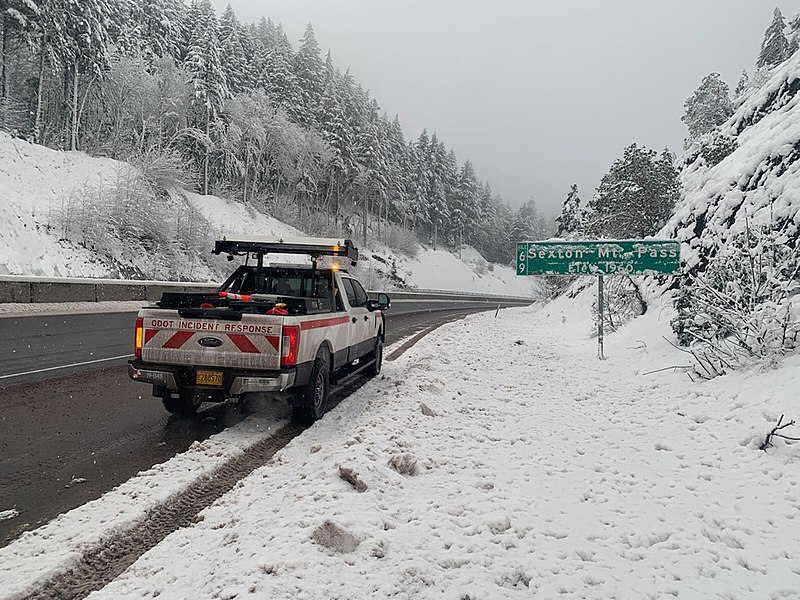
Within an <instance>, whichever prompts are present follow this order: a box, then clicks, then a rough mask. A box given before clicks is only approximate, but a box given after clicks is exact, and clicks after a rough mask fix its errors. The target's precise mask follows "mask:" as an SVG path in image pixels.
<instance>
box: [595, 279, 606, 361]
mask: <svg viewBox="0 0 800 600" xmlns="http://www.w3.org/2000/svg"><path fill="white" fill-rule="evenodd" d="M597 358H599V359H600V360H605V359H606V357H605V355H604V354H603V276H602V275H598V276H597Z"/></svg>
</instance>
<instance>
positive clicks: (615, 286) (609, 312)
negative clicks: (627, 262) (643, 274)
mask: <svg viewBox="0 0 800 600" xmlns="http://www.w3.org/2000/svg"><path fill="white" fill-rule="evenodd" d="M603 287H604V290H603V330H604V331H606V332H609V333H610V332H613V331H616V330H617V329H619V328H620V327H622V326H623V325H625V324H626V323H628V322H629V321H630V320H631V319H635V318H636V317H638V316H640V315H642V314H644V313H645V312H646V311H647V304H646V303H645V301H644V299H643V298H642V294H641V292H640V291H639V288H638V286H637V285H636V282H635V281H634V280H633V279H632V278H631V277H629V276H627V275H626V276H624V277H607V278H605V280H604V286H603ZM592 314H593V317H594V325H593V330H592V331H593V333H596V332H597V320H598V317H599V315H598V311H597V300H596V299H595V302H594V304H593V305H592Z"/></svg>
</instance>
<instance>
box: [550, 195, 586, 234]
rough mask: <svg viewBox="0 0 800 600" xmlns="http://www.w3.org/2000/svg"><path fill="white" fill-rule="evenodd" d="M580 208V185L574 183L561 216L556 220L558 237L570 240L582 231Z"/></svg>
mask: <svg viewBox="0 0 800 600" xmlns="http://www.w3.org/2000/svg"><path fill="white" fill-rule="evenodd" d="M580 206H581V199H580V196H579V195H578V184H576V183H573V184H572V187H571V188H570V190H569V193H568V194H567V198H566V200H564V206H563V207H562V208H561V214H560V215H559V216H558V217H557V218H556V225H557V226H558V229H557V230H556V236H557V237H560V238H570V237H573V236H574V235H575V234H577V233H578V232H579V231H580V228H581V214H580Z"/></svg>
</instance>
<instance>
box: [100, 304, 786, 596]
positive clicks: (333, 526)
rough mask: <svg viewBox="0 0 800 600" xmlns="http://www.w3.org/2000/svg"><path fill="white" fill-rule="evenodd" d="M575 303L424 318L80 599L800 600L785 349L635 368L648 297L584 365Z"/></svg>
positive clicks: (654, 361) (652, 327) (650, 323)
mask: <svg viewBox="0 0 800 600" xmlns="http://www.w3.org/2000/svg"><path fill="white" fill-rule="evenodd" d="M592 293H593V292H592V291H591V290H587V291H586V292H584V293H583V294H581V295H580V296H579V297H578V298H577V299H575V300H569V299H566V298H562V299H559V300H557V301H556V302H554V303H552V304H551V305H549V306H547V307H545V308H544V309H541V310H538V311H537V310H536V309H533V308H527V309H512V310H504V311H501V312H500V315H499V316H498V317H497V318H495V317H494V314H493V313H488V314H481V315H475V316H472V317H469V318H468V319H466V320H465V321H461V322H456V323H452V324H449V325H446V326H444V327H442V328H440V329H439V330H438V334H437V335H432V336H428V337H427V338H424V339H423V340H422V341H421V342H420V343H419V344H417V345H416V346H415V347H413V348H412V349H411V350H410V351H408V352H407V353H406V354H404V355H403V356H402V357H401V358H400V359H398V360H397V361H395V362H392V363H386V364H385V367H384V369H385V370H384V375H383V376H382V377H381V378H379V379H377V380H374V381H372V382H370V383H368V384H367V385H365V386H364V387H362V388H361V389H360V390H359V391H358V392H356V393H355V394H354V395H353V396H351V397H350V398H348V399H347V400H346V401H345V402H343V403H342V404H341V405H339V407H337V408H336V409H335V410H334V411H332V412H331V413H330V414H328V415H327V416H326V417H325V418H324V419H323V420H322V421H320V422H319V423H317V424H316V425H315V426H314V427H312V428H311V429H309V430H307V431H306V432H304V433H303V435H301V436H300V437H299V438H298V439H296V440H295V441H294V442H292V443H291V444H290V445H289V446H287V447H286V448H285V449H284V450H282V451H281V452H280V453H279V454H277V455H276V456H275V458H274V459H273V461H272V463H271V464H269V465H267V466H266V467H264V468H262V469H259V470H258V471H256V472H254V473H253V474H252V475H251V476H250V477H248V478H246V479H245V480H243V482H242V483H241V484H240V485H239V486H237V487H236V488H235V489H234V490H233V491H231V492H230V493H229V494H227V495H226V496H224V497H223V498H222V499H221V500H220V501H218V502H217V503H216V504H215V505H214V506H212V507H211V508H209V509H207V510H206V511H204V513H203V517H204V519H203V521H202V522H200V523H198V524H197V525H196V526H194V527H192V528H189V529H183V530H180V531H178V532H176V533H174V534H172V535H171V536H169V537H168V538H166V539H165V540H164V541H163V542H162V543H161V544H159V545H158V546H157V547H155V548H154V549H153V550H151V551H150V552H148V553H147V554H146V555H144V556H143V557H141V558H140V559H139V560H138V561H137V562H136V563H135V564H134V565H133V566H132V567H131V568H130V569H129V570H128V571H127V572H126V573H124V574H123V575H122V576H121V577H119V578H118V579H117V580H116V581H114V582H113V583H111V584H110V585H108V586H107V587H106V588H105V589H103V590H101V591H99V592H96V593H94V594H92V595H91V596H90V598H92V599H93V600H100V599H105V598H109V599H110V598H113V599H115V600H116V599H119V598H142V597H156V596H157V597H158V598H160V599H166V598H176V599H177V598H187V597H207V598H211V597H226V598H232V597H237V598H245V597H250V598H287V599H288V598H307V599H316V598H319V599H330V598H367V597H378V598H389V597H391V598H415V599H416V598H436V599H439V598H453V599H463V598H517V597H519V598H523V597H524V598H528V597H530V596H531V594H532V593H536V594H538V595H539V596H541V597H543V598H553V597H556V596H566V597H573V598H574V597H582V598H602V599H606V598H620V597H623V598H645V597H648V598H662V597H672V596H676V597H684V596H685V597H687V598H711V597H720V598H749V597H759V598H762V597H764V598H765V597H771V598H796V597H798V596H799V595H800V568H798V565H797V563H796V561H795V560H794V559H795V557H796V556H797V554H798V552H800V523H798V518H797V516H798V514H799V513H798V509H800V492H798V475H797V468H796V466H797V464H798V459H800V448H798V446H797V445H796V444H795V445H792V444H790V443H784V442H782V441H781V440H776V443H775V447H773V448H771V449H769V450H768V451H766V452H763V451H760V450H759V449H758V445H759V444H760V442H761V441H762V440H763V438H764V435H765V434H766V433H767V432H768V431H769V430H770V429H771V427H772V426H773V424H774V423H775V421H777V418H778V416H779V415H780V414H781V413H783V412H785V413H786V415H787V417H791V418H797V417H800V400H799V399H798V397H797V395H796V390H797V389H798V385H800V357H797V356H795V357H791V358H789V359H787V360H786V361H785V362H784V363H783V364H782V365H779V366H777V367H775V368H771V369H766V370H764V371H755V370H751V371H748V372H743V373H736V374H733V375H730V376H727V377H724V378H718V379H715V380H712V381H708V382H702V383H693V382H692V381H691V380H690V379H689V378H688V377H687V376H686V375H685V374H684V373H683V372H682V371H681V370H677V371H673V370H663V371H659V372H652V371H655V370H657V369H662V368H664V367H670V366H680V365H682V364H684V363H686V359H685V355H683V354H682V353H681V352H679V351H677V350H676V349H675V348H673V347H672V346H671V345H670V344H668V343H667V342H666V341H665V340H664V339H662V335H668V336H669V325H668V323H669V317H670V314H671V313H670V310H669V309H668V308H666V307H654V308H652V309H651V310H650V311H649V312H648V313H647V314H646V315H645V316H643V317H641V318H639V319H637V320H636V321H634V322H632V323H630V324H629V325H627V326H626V327H624V328H623V329H621V330H620V331H618V332H617V333H615V334H613V335H611V336H609V338H608V343H607V347H606V353H607V355H608V357H609V359H608V360H606V361H604V362H600V361H598V360H597V359H596V357H595V343H594V342H593V341H592V340H590V339H589V337H588V332H589V330H590V318H589V306H590V304H591V301H592ZM423 403H424V405H425V406H424V407H423V406H422V405H423ZM795 433H796V432H795ZM790 435H791V434H790ZM343 472H344V473H346V474H347V479H349V480H350V482H348V481H345V479H344V478H343V477H342V475H341V474H342V473H343Z"/></svg>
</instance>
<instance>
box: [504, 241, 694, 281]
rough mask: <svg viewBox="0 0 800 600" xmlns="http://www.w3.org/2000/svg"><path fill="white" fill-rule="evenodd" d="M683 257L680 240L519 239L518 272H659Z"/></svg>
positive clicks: (671, 269)
mask: <svg viewBox="0 0 800 600" xmlns="http://www.w3.org/2000/svg"><path fill="white" fill-rule="evenodd" d="M680 259H681V252H680V243H679V242H678V241H677V240H593V241H581V242H566V241H558V240H555V241H548V242H517V275H659V274H669V273H678V272H679V271H680Z"/></svg>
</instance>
